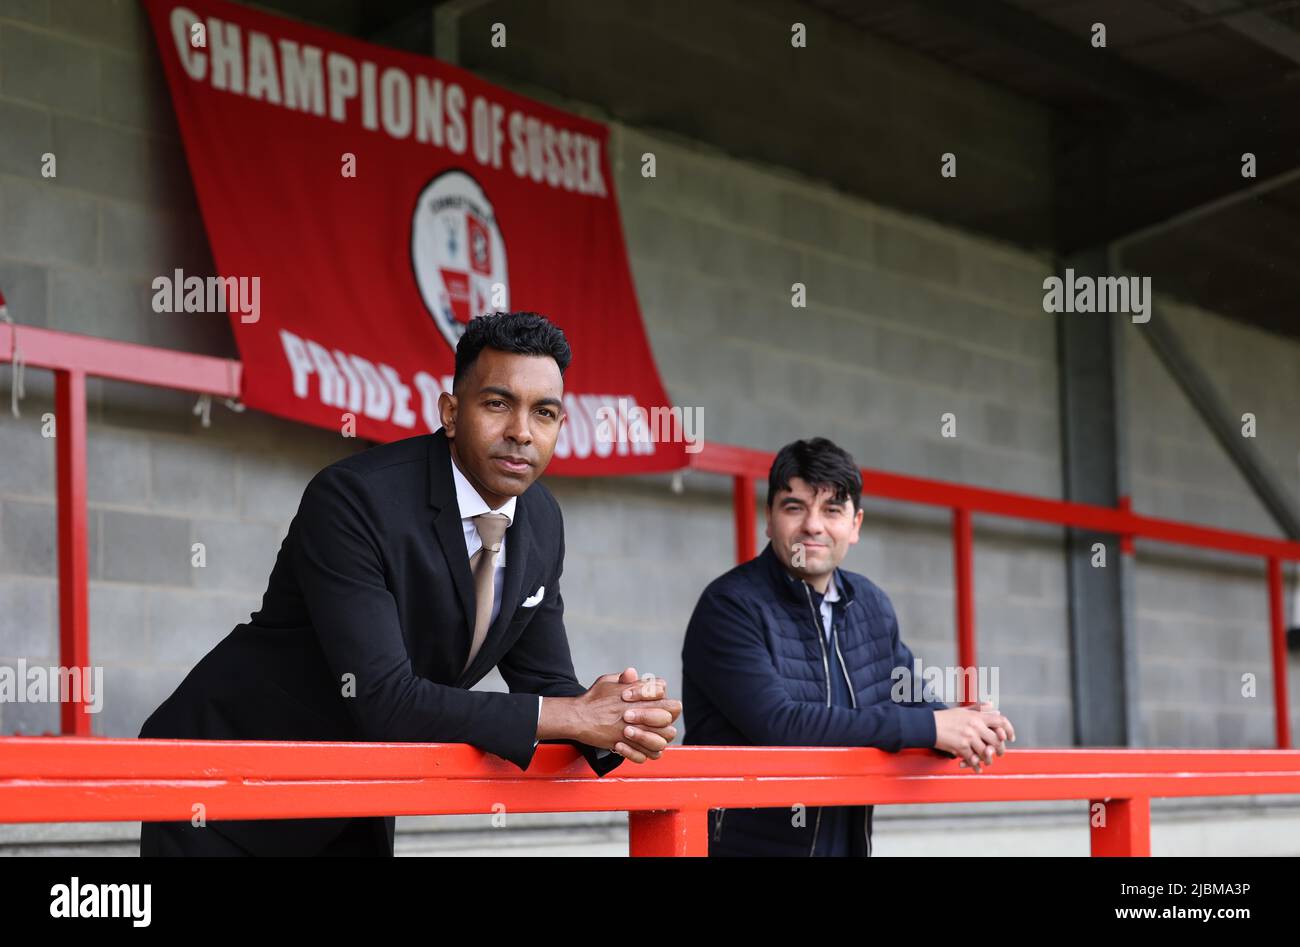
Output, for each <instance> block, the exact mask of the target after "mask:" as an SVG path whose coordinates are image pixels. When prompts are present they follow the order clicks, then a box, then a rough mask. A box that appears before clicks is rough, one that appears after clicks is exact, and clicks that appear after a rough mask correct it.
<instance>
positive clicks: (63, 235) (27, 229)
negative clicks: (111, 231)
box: [0, 179, 96, 266]
mask: <svg viewBox="0 0 1300 947" xmlns="http://www.w3.org/2000/svg"><path fill="white" fill-rule="evenodd" d="M0 211H2V212H3V213H4V219H5V225H4V227H0V256H5V257H13V258H16V259H20V260H26V261H28V262H32V263H79V264H83V265H86V266H89V265H92V264H94V263H95V260H96V245H95V244H96V241H95V229H96V224H95V203H94V201H92V200H90V199H88V198H85V197H81V196H79V195H72V194H66V193H61V192H60V191H59V189H58V187H57V186H56V185H54V184H49V183H41V184H36V183H28V182H24V181H18V180H15V179H9V180H7V181H3V182H0Z"/></svg>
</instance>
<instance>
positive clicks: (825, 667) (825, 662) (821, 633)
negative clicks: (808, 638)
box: [800, 576, 853, 858]
mask: <svg viewBox="0 0 1300 947" xmlns="http://www.w3.org/2000/svg"><path fill="white" fill-rule="evenodd" d="M831 581H832V582H834V581H835V578H834V576H832V577H831ZM800 584H801V585H803V591H804V594H805V595H806V596H807V597H808V613H809V614H810V615H812V620H813V630H814V631H816V633H817V643H818V644H819V645H821V649H822V673H823V674H825V675H826V706H827V707H829V706H831V662H830V658H828V657H827V655H826V638H825V635H826V632H825V630H824V629H823V628H822V624H821V622H819V621H818V620H817V609H816V608H815V607H814V606H813V600H812V590H811V589H809V588H808V583H807V582H803V583H800ZM831 627H832V630H833V629H834V625H833V624H832V626H831ZM852 690H853V688H852V687H850V688H849V691H850V693H851V692H852ZM824 808H825V806H818V807H817V823H816V824H815V825H814V826H813V840H812V847H811V848H809V849H808V857H809V858H812V857H813V855H814V854H815V853H816V851H817V833H818V832H820V831H821V827H822V809H824Z"/></svg>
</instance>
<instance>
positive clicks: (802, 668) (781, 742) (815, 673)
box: [682, 543, 947, 855]
mask: <svg viewBox="0 0 1300 947" xmlns="http://www.w3.org/2000/svg"><path fill="white" fill-rule="evenodd" d="M835 576H836V581H837V583H838V584H839V587H840V588H841V589H842V590H844V591H845V592H846V596H845V598H844V600H843V601H842V602H841V603H840V605H841V606H842V608H836V609H835V610H834V613H833V614H834V618H833V620H832V625H831V631H832V635H831V643H830V646H829V647H828V646H827V643H826V636H825V634H824V633H823V629H822V619H821V615H820V614H819V613H818V612H817V610H816V607H815V606H814V604H813V599H812V595H811V590H810V589H809V587H808V586H807V585H806V584H805V583H804V582H802V581H800V580H799V579H796V578H794V577H792V576H791V575H790V574H789V573H788V572H786V570H785V568H784V567H783V566H782V565H781V561H780V560H779V559H778V558H777V556H776V553H775V552H773V550H772V545H771V543H768V545H767V546H766V547H765V548H764V549H763V551H762V552H761V553H760V554H759V555H758V556H757V557H755V558H754V559H751V560H750V561H749V562H746V563H743V564H742V565H739V566H737V567H736V568H734V569H732V570H731V571H730V572H727V573H726V574H725V575H722V576H720V577H719V578H717V579H715V580H714V581H713V582H711V583H709V585H708V587H707V588H705V590H704V592H703V594H702V595H701V596H700V601H699V603H698V604H697V605H696V606H695V612H694V614H692V616H691V621H690V624H689V625H688V626H687V629H686V641H685V643H684V644H683V646H682V677H683V682H682V703H683V711H682V713H683V718H682V719H683V723H684V725H685V727H686V736H685V738H684V739H683V743H684V744H685V745H687V746H872V747H876V748H878V749H882V750H889V751H891V752H895V751H898V750H901V749H904V748H907V747H922V748H931V747H933V746H934V741H935V727H934V711H935V710H942V709H944V708H946V706H947V705H946V704H943V703H939V702H931V703H923V702H921V701H919V700H917V701H913V702H910V703H895V702H894V701H892V700H890V689H891V688H892V686H893V683H894V682H893V678H892V677H891V674H892V671H893V669H894V668H896V667H905V668H907V669H909V671H910V670H911V669H912V660H913V659H912V652H911V651H910V650H908V648H907V646H906V645H905V644H903V642H902V640H901V639H900V637H899V634H898V619H897V617H896V616H895V615H894V608H893V605H891V604H890V601H889V597H888V596H887V595H885V593H884V592H883V591H881V589H880V588H879V587H878V586H876V585H875V584H874V583H872V582H871V581H870V580H868V579H867V578H866V577H865V576H861V575H858V574H856V573H853V572H846V571H844V570H843V569H837V570H836V573H835ZM832 674H842V675H844V679H846V680H847V681H848V682H849V690H850V692H851V695H852V697H851V699H852V701H853V706H851V707H840V706H831V705H830V704H831V700H830V675H832ZM914 683H915V684H917V685H918V687H917V689H916V690H915V691H914V693H916V694H918V695H919V693H920V689H919V681H914ZM837 808H838V809H839V810H841V811H842V813H843V815H844V816H845V817H847V818H848V819H849V820H850V821H851V825H852V828H853V835H852V837H853V850H852V854H854V855H869V854H870V853H871V810H872V807H871V806H844V807H837ZM831 811H832V810H831V809H830V808H826V809H825V810H824V812H823V810H821V809H819V808H816V807H809V808H808V809H807V810H806V812H805V813H804V814H803V815H804V822H803V824H802V825H800V824H799V820H798V819H797V818H795V817H794V815H793V813H792V810H791V809H790V808H782V809H730V810H711V811H710V813H709V854H710V855H810V854H812V851H813V849H814V847H815V846H816V844H817V843H816V834H817V829H818V827H819V825H820V824H821V821H822V817H823V815H825V814H826V813H831Z"/></svg>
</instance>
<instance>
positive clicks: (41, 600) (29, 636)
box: [0, 576, 59, 660]
mask: <svg viewBox="0 0 1300 947" xmlns="http://www.w3.org/2000/svg"><path fill="white" fill-rule="evenodd" d="M55 588H56V586H55V584H54V582H53V581H52V580H50V579H26V578H16V577H10V576H5V577H2V578H0V601H3V602H4V603H5V605H4V612H3V616H2V618H3V624H0V656H3V657H4V658H27V659H29V660H30V659H32V658H36V657H47V656H50V655H54V654H57V653H58V651H59V631H58V612H57V603H56V601H55V594H56V592H55Z"/></svg>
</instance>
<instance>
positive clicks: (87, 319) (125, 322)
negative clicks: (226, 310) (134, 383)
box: [49, 267, 190, 343]
mask: <svg viewBox="0 0 1300 947" xmlns="http://www.w3.org/2000/svg"><path fill="white" fill-rule="evenodd" d="M189 317H190V316H189V315H188V314H185V313H182V314H180V315H162V316H160V315H155V314H154V313H152V312H151V311H150V310H149V293H148V287H147V285H146V284H145V283H144V282H143V281H141V280H130V279H122V278H120V277H119V276H118V275H117V274H116V273H113V272H111V271H110V272H108V273H106V272H104V271H102V270H89V269H81V268H76V267H58V268H56V269H54V270H53V271H52V274H51V280H50V323H49V325H50V328H51V329H58V330H59V331H61V332H75V333H77V334H79V335H93V336H96V337H98V338H104V339H118V340H120V341H123V342H137V343H145V342H147V341H148V334H149V323H150V322H151V321H152V320H155V319H185V318H189Z"/></svg>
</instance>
